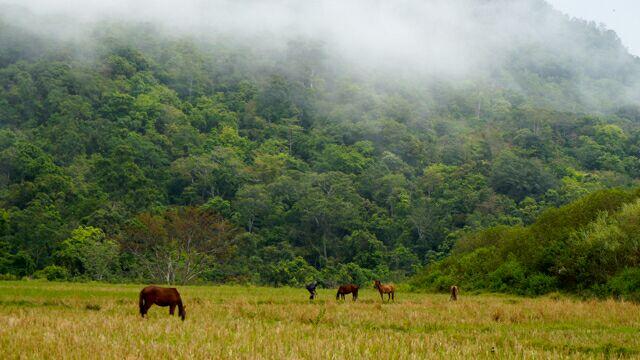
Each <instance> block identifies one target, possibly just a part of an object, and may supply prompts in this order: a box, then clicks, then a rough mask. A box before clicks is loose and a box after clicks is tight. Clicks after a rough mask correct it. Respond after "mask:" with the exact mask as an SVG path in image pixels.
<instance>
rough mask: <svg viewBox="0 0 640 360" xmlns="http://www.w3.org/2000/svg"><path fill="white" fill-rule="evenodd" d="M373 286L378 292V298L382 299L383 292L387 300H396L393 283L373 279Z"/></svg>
mask: <svg viewBox="0 0 640 360" xmlns="http://www.w3.org/2000/svg"><path fill="white" fill-rule="evenodd" d="M373 288H374V289H378V291H379V292H380V299H382V301H384V296H383V294H387V296H388V297H387V301H391V300H393V301H394V302H395V301H396V286H395V285H393V284H381V283H380V280H375V281H374V282H373Z"/></svg>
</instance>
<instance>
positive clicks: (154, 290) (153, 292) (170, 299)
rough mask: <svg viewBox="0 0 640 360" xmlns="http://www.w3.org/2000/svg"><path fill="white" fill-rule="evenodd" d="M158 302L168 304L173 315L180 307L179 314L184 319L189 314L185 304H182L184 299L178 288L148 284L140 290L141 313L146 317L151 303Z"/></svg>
mask: <svg viewBox="0 0 640 360" xmlns="http://www.w3.org/2000/svg"><path fill="white" fill-rule="evenodd" d="M153 304H156V305H158V306H163V307H164V306H168V307H169V315H173V314H174V312H175V309H176V306H177V307H178V315H180V317H181V318H182V321H184V318H185V317H186V316H187V313H186V311H185V306H184V305H183V304H182V299H181V298H180V293H178V290H177V289H176V288H163V287H159V286H147V287H145V288H144V289H142V291H140V299H139V305H140V315H142V317H144V316H145V315H146V314H147V311H149V308H150V307H151V305H153Z"/></svg>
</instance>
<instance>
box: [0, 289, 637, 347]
mask: <svg viewBox="0 0 640 360" xmlns="http://www.w3.org/2000/svg"><path fill="white" fill-rule="evenodd" d="M140 289H141V286H133V285H106V284H71V283H47V282H0V349H1V351H0V357H2V358H9V359H11V358H18V359H23V358H24V359H32V358H36V359H51V358H56V359H60V358H68V359H90V358H105V359H139V358H199V359H234V358H242V359H289V358H290V359H359V358H375V359H424V358H440V357H447V358H456V359H477V358H518V359H521V358H522V359H530V358H537V359H548V358H603V359H604V358H624V357H633V358H637V357H640V337H639V336H638V334H639V331H640V312H639V310H640V308H639V307H638V306H637V305H635V304H632V303H623V302H615V301H586V302H580V301H574V300H571V299H562V298H561V299H552V298H540V299H524V298H516V297H504V296H489V295H483V296H464V294H462V296H461V299H460V300H459V301H458V302H456V303H452V302H449V301H448V296H446V295H431V294H408V293H402V292H400V293H398V295H397V301H396V303H395V304H394V303H391V304H386V303H385V304H382V303H381V302H380V298H379V296H378V294H377V293H374V292H373V290H369V289H367V290H364V291H362V292H361V294H360V300H359V301H358V302H357V303H352V302H351V300H348V301H346V302H344V303H343V302H337V301H336V300H335V293H334V291H333V290H320V291H319V299H318V300H316V301H315V302H314V303H309V301H308V300H307V296H308V295H307V292H306V290H304V289H291V288H282V289H271V288H254V287H240V286H215V287H212V286H202V287H199V286H191V287H180V288H179V290H180V292H181V294H182V297H183V300H184V301H185V303H186V305H187V320H186V321H185V322H182V321H180V319H179V318H178V317H177V316H175V317H169V315H168V309H167V308H159V307H156V306H154V307H152V308H151V310H150V312H149V317H148V318H147V319H141V318H140V316H139V315H138V312H137V311H138V309H137V295H138V291H139V290H140Z"/></svg>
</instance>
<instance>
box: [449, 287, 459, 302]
mask: <svg viewBox="0 0 640 360" xmlns="http://www.w3.org/2000/svg"><path fill="white" fill-rule="evenodd" d="M459 292H460V290H459V289H458V287H457V286H455V285H453V286H452V287H451V297H450V298H449V300H451V301H458V294H459Z"/></svg>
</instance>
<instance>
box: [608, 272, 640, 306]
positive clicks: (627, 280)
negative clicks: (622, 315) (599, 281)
mask: <svg viewBox="0 0 640 360" xmlns="http://www.w3.org/2000/svg"><path fill="white" fill-rule="evenodd" d="M607 285H608V288H609V289H610V291H611V293H612V294H613V295H614V296H617V297H625V298H628V299H629V300H633V301H640V268H629V269H625V270H623V271H621V272H620V273H618V274H617V275H616V276H614V277H612V278H611V279H610V280H609V281H608V282H607Z"/></svg>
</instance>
